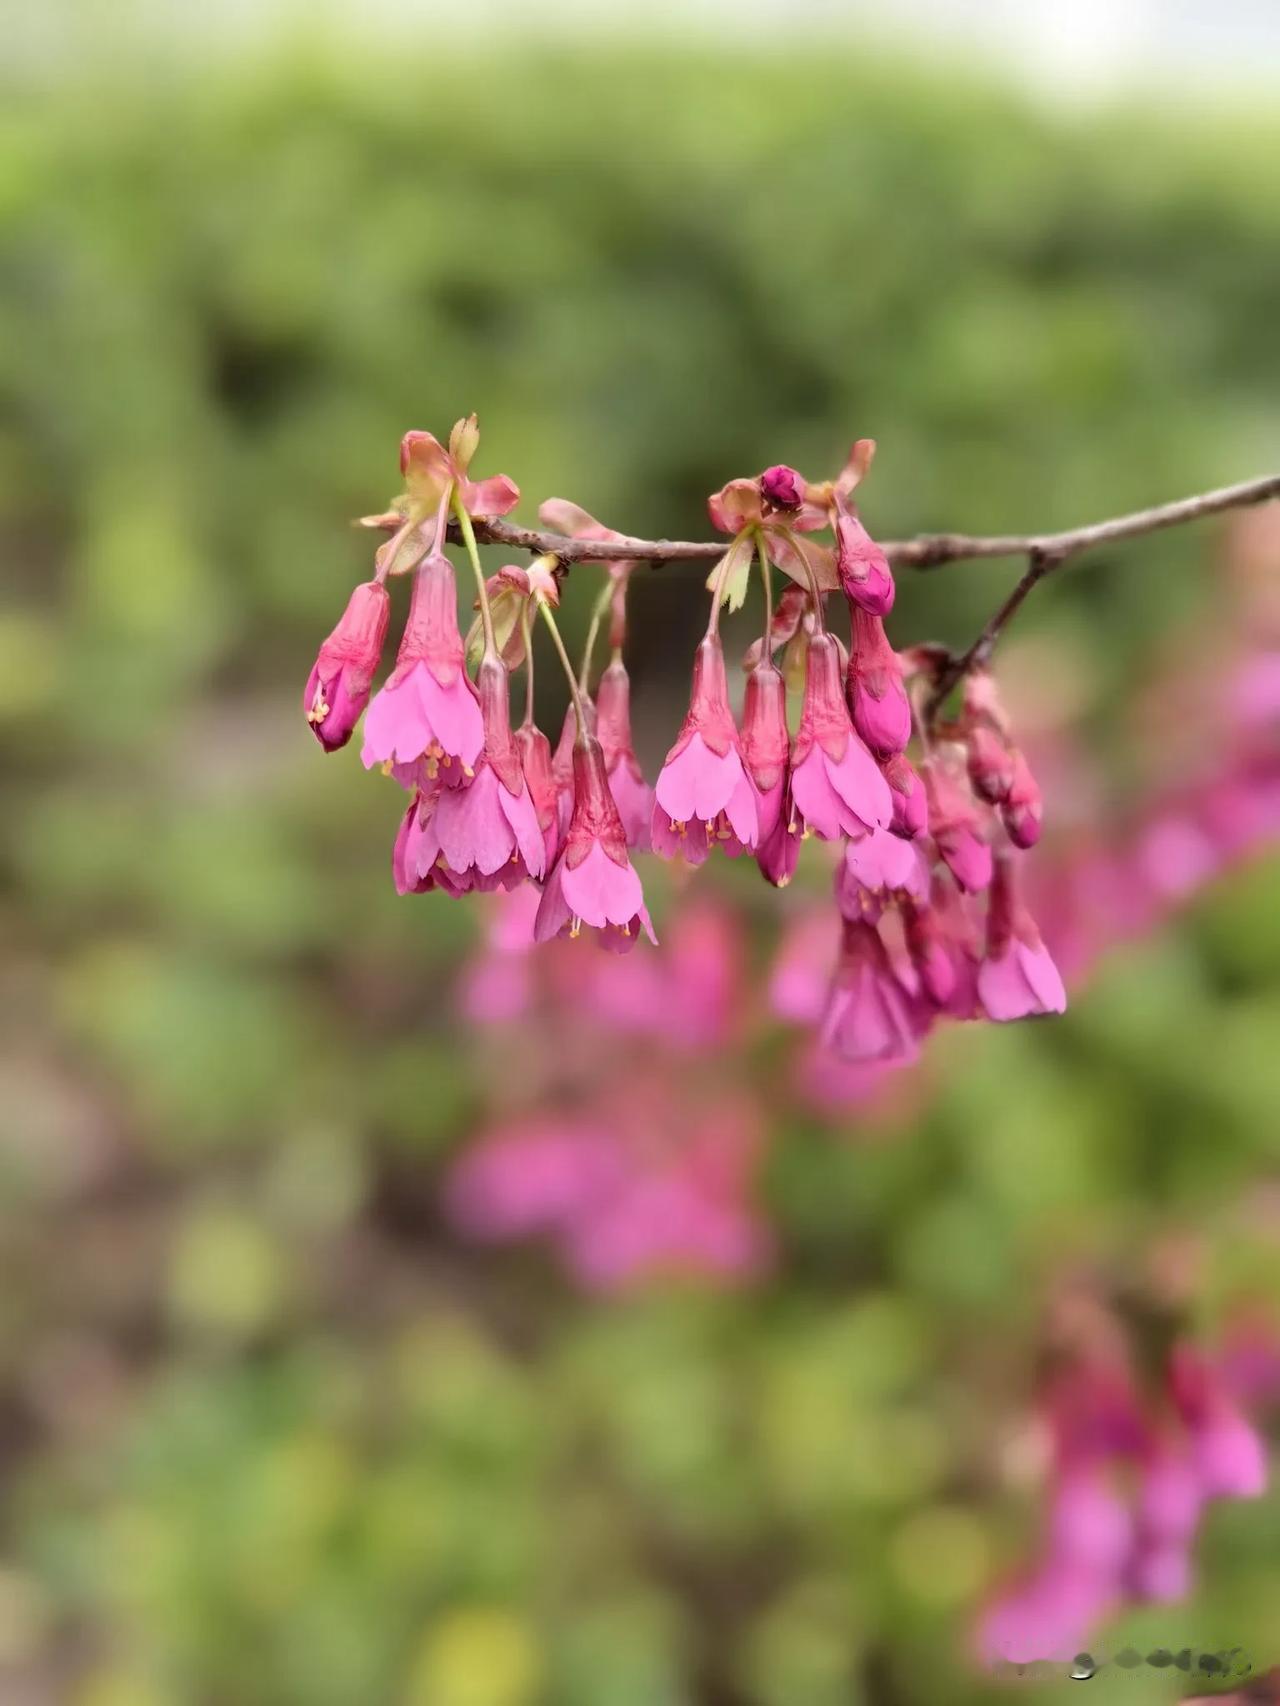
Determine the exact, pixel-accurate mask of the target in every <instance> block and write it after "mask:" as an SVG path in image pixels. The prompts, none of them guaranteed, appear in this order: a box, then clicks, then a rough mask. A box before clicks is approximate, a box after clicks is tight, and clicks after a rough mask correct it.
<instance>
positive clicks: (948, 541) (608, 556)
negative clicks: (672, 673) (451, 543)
mask: <svg viewBox="0 0 1280 1706" xmlns="http://www.w3.org/2000/svg"><path fill="white" fill-rule="evenodd" d="M1275 497H1280V474H1267V475H1264V476H1263V477H1262V478H1261V479H1258V480H1243V481H1241V482H1240V483H1239V484H1238V485H1235V486H1220V487H1219V488H1218V489H1217V490H1216V491H1212V492H1201V493H1200V494H1199V496H1197V497H1192V498H1181V499H1179V500H1178V502H1177V503H1170V504H1160V505H1158V506H1157V507H1155V508H1154V509H1140V510H1135V511H1134V512H1133V513H1132V514H1131V515H1118V516H1114V517H1112V519H1111V520H1109V521H1095V522H1092V523H1090V524H1089V525H1088V526H1085V527H1074V528H1068V529H1067V530H1066V531H1065V532H1061V533H997V534H974V533H923V534H920V535H919V536H918V537H916V538H914V539H890V540H888V541H883V542H882V543H881V549H882V550H883V551H884V553H885V555H886V556H887V557H888V559H889V561H890V562H891V563H893V564H894V565H896V566H897V567H900V568H909V569H936V568H940V567H941V566H942V565H943V564H945V563H959V562H968V561H974V560H976V559H978V558H981V557H1029V556H1031V555H1032V554H1033V553H1039V554H1041V555H1042V556H1047V557H1051V558H1055V559H1057V560H1059V561H1065V560H1066V559H1067V558H1068V557H1074V556H1076V555H1078V554H1079V553H1080V552H1082V551H1092V550H1094V549H1095V548H1096V547H1097V546H1099V545H1110V544H1113V543H1114V542H1115V541H1117V540H1120V539H1136V538H1138V537H1139V536H1140V535H1141V534H1144V533H1156V532H1158V531H1159V530H1160V529H1161V528H1165V527H1181V526H1183V525H1184V524H1185V523H1187V522H1189V521H1198V520H1199V519H1200V518H1201V517H1202V516H1206V515H1219V514H1221V513H1222V511H1223V510H1230V509H1244V508H1247V507H1248V506H1249V505H1250V504H1259V503H1265V502H1266V501H1267V500H1268V499H1269V498H1275ZM475 532H476V538H477V539H478V540H479V541H480V542H481V544H488V545H506V546H508V547H510V548H511V549H512V550H515V551H531V552H533V553H534V554H535V555H536V556H543V555H548V554H549V555H553V556H556V557H559V559H560V560H561V562H563V563H586V562H590V563H611V562H619V561H627V562H649V563H655V564H656V563H680V562H699V563H701V562H712V561H714V559H715V558H717V557H720V556H723V554H724V552H725V550H726V549H727V545H728V541H727V540H724V539H706V540H703V539H696V540H695V539H632V538H624V539H570V538H568V537H566V535H565V534H563V533H549V532H546V531H544V530H543V529H541V528H537V527H517V526H513V525H512V524H511V523H510V522H506V521H477V522H476V523H475ZM449 534H450V537H451V538H453V537H454V529H453V528H452V527H451V528H450V530H449Z"/></svg>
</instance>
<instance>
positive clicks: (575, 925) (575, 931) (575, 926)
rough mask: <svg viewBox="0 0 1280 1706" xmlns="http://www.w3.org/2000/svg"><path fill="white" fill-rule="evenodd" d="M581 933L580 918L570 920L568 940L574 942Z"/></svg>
mask: <svg viewBox="0 0 1280 1706" xmlns="http://www.w3.org/2000/svg"><path fill="white" fill-rule="evenodd" d="M581 934H582V920H581V919H580V918H575V919H573V920H572V922H571V923H570V925H569V940H570V941H571V942H576V941H577V940H578V937H579V936H581Z"/></svg>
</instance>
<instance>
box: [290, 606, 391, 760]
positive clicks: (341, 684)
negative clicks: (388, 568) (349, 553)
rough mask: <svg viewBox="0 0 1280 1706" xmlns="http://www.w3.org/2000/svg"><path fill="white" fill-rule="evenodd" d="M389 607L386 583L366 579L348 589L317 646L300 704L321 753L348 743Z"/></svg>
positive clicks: (365, 699)
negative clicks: (344, 601)
mask: <svg viewBox="0 0 1280 1706" xmlns="http://www.w3.org/2000/svg"><path fill="white" fill-rule="evenodd" d="M390 611H391V600H390V598H389V596H388V594H387V589H386V587H385V586H383V585H382V583H381V582H380V581H366V582H365V583H364V584H363V585H361V586H358V587H356V588H355V590H354V591H353V592H352V594H351V597H350V599H349V600H348V601H347V608H346V609H345V610H344V611H343V613H342V616H341V618H340V620H339V622H338V625H337V627H336V628H335V629H334V630H333V632H332V633H331V634H330V635H329V638H328V639H327V640H326V641H325V642H324V644H323V645H322V646H321V647H320V653H319V656H318V657H317V658H316V661H315V667H314V668H313V669H312V671H311V674H310V676H309V677H308V679H307V686H306V691H305V692H304V694H303V696H302V708H303V710H304V711H305V712H306V715H307V721H308V722H309V723H310V725H311V731H312V733H313V734H314V735H315V737H316V739H317V740H318V741H319V742H320V744H321V746H322V747H323V748H324V749H325V751H326V752H336V751H337V750H338V748H339V747H343V746H345V745H346V744H347V742H348V741H349V740H350V739H351V735H352V732H353V730H354V729H355V726H356V724H357V723H358V722H359V721H360V716H361V713H362V712H363V710H364V708H365V706H366V705H367V704H368V703H369V692H370V689H371V687H372V685H373V672H374V670H376V669H377V667H378V660H379V658H380V657H381V656H382V642H383V640H384V639H385V637H386V632H387V620H388V617H389V615H390Z"/></svg>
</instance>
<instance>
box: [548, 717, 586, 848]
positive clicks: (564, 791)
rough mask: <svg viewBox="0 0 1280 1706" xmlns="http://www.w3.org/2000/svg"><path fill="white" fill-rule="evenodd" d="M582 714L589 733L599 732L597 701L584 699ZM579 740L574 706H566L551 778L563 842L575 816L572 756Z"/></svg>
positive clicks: (552, 764) (554, 754)
mask: <svg viewBox="0 0 1280 1706" xmlns="http://www.w3.org/2000/svg"><path fill="white" fill-rule="evenodd" d="M582 715H583V716H584V717H585V718H586V722H587V733H588V734H590V735H593V734H595V732H596V706H595V700H594V699H588V698H586V697H584V698H583V701H582ZM577 740H578V717H577V713H576V712H575V711H574V708H573V705H572V703H570V704H568V705H566V706H565V712H564V721H563V723H561V725H560V739H559V740H558V741H557V742H556V746H555V751H554V753H553V754H552V757H551V775H552V778H553V779H554V781H555V785H556V811H557V813H558V815H559V819H560V839H561V841H563V840H564V838H565V836H566V834H567V833H568V830H569V819H570V818H571V817H572V816H573V775H574V771H573V753H574V748H575V746H576V744H577Z"/></svg>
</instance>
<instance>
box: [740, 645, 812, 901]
mask: <svg viewBox="0 0 1280 1706" xmlns="http://www.w3.org/2000/svg"><path fill="white" fill-rule="evenodd" d="M741 744H742V762H743V765H744V766H745V768H746V772H747V780H748V782H749V783H750V784H751V791H752V793H753V794H754V795H755V802H756V821H757V825H758V831H759V835H758V840H757V842H756V862H757V864H758V865H759V867H760V870H761V872H762V873H763V874H764V876H765V877H766V879H767V880H768V881H769V882H771V883H772V884H773V885H774V887H775V888H785V887H786V885H787V884H788V883H789V882H790V881H791V877H792V874H793V873H794V871H795V867H796V860H797V858H798V856H799V851H800V837H799V833H798V830H797V829H796V828H794V827H793V826H792V824H791V809H790V800H789V796H788V762H787V761H788V757H789V755H790V751H791V737H790V734H789V733H788V730H787V684H786V682H785V681H784V680H783V678H782V672H781V671H780V670H779V669H778V667H777V665H776V664H775V663H774V662H773V660H772V658H770V657H769V656H768V655H767V654H766V655H762V656H760V657H759V658H758V659H757V661H756V662H755V663H754V664H753V665H752V667H751V669H750V670H749V671H748V673H747V687H746V694H745V697H744V701H743V707H742V742H741Z"/></svg>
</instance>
